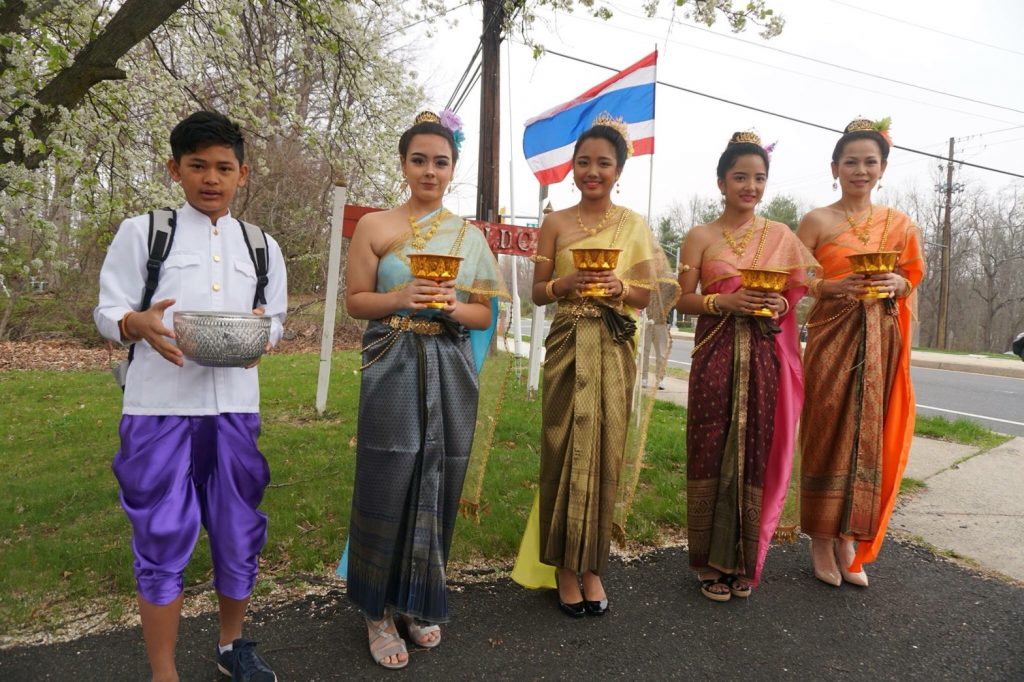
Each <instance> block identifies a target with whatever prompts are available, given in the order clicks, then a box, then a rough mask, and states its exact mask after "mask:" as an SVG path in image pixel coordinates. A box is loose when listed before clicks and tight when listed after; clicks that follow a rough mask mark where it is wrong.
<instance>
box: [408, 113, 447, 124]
mask: <svg viewBox="0 0 1024 682" xmlns="http://www.w3.org/2000/svg"><path fill="white" fill-rule="evenodd" d="M440 122H441V117H440V116H438V115H437V114H435V113H434V112H433V111H421V112H420V113H418V114H416V120H415V121H413V124H417V123H440Z"/></svg>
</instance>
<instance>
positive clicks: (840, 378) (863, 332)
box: [800, 206, 924, 571]
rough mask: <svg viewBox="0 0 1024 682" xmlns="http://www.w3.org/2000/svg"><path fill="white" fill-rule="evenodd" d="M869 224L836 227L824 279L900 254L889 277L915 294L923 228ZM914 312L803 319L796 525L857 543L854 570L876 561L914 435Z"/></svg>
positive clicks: (861, 304)
mask: <svg viewBox="0 0 1024 682" xmlns="http://www.w3.org/2000/svg"><path fill="white" fill-rule="evenodd" d="M871 218H872V219H871V221H870V225H863V224H856V223H855V224H856V229H854V227H853V226H847V225H845V223H844V225H843V226H837V227H836V230H835V232H834V236H832V237H831V238H829V239H828V241H827V242H825V243H824V244H821V245H819V246H818V248H817V249H816V251H815V253H814V256H815V258H816V259H817V260H818V262H819V263H820V264H821V268H822V273H821V277H822V278H824V279H830V280H841V279H843V278H844V277H846V276H848V275H849V274H851V272H852V270H851V264H850V261H849V260H848V259H847V256H850V255H852V254H857V253H866V252H871V251H898V252H899V257H898V261H897V265H896V272H897V274H900V275H902V276H903V277H906V278H907V280H909V282H910V284H911V285H912V287H913V289H915V290H916V288H917V285H918V284H919V283H920V282H921V280H922V279H923V277H924V260H923V258H922V253H921V232H920V228H918V227H917V225H915V224H914V223H913V222H911V220H910V218H909V217H907V216H906V215H904V214H903V213H900V212H899V211H896V210H893V209H885V208H880V207H877V206H876V207H875V209H874V212H873V214H872V216H871ZM844 227H845V229H844ZM912 291H913V290H912ZM913 307H914V294H913V293H911V295H910V296H909V297H906V298H898V299H872V300H865V301H860V300H855V299H850V298H846V297H841V298H838V297H837V298H822V299H819V300H818V301H817V302H816V303H815V305H814V308H813V309H812V310H811V313H810V314H809V316H808V321H807V328H808V339H807V347H806V349H805V351H804V379H805V396H806V397H805V401H804V408H803V414H802V417H801V427H800V452H801V467H800V468H801V486H800V502H801V504H800V523H801V527H802V530H803V531H804V532H805V533H807V534H808V535H811V536H812V537H823V538H836V537H845V538H849V539H853V540H857V541H858V548H857V554H856V557H855V559H854V561H853V564H852V565H851V566H850V567H849V570H852V571H858V570H860V569H861V566H862V565H863V564H864V563H868V562H871V561H874V559H875V558H876V557H877V556H878V551H879V549H880V548H881V546H882V541H883V540H884V538H885V530H886V527H887V526H888V524H889V517H890V515H891V514H892V509H893V505H894V503H895V501H896V495H897V493H898V492H899V487H900V481H901V479H902V476H903V471H904V469H905V468H906V465H907V456H908V454H909V452H910V443H911V439H912V438H913V435H914V419H915V410H914V389H913V386H912V385H911V382H910V345H911V328H910V325H911V321H912V317H913Z"/></svg>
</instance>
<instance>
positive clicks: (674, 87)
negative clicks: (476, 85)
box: [544, 49, 1024, 178]
mask: <svg viewBox="0 0 1024 682" xmlns="http://www.w3.org/2000/svg"><path fill="white" fill-rule="evenodd" d="M544 52H545V54H553V55H555V56H556V57H562V58H563V59H569V60H571V61H574V62H580V63H581V64H588V65H590V66H595V67H597V68H599V69H606V70H608V71H613V72H618V71H621V69H616V68H614V67H611V66H607V65H605V64H598V63H597V62H592V61H590V60H588V59H583V58H581V57H574V56H572V55H568V54H564V53H562V52H556V51H555V50H549V49H545V50H544ZM656 82H657V84H658V85H662V86H664V87H666V88H671V89H672V90H680V91H682V92H688V93H690V94H691V95H698V96H700V97H706V98H708V99H713V100H715V101H718V102H723V103H725V104H731V105H733V106H737V107H742V108H744V109H750V110H751V111H756V112H758V113H761V114H767V115H769V116H774V117H776V118H781V119H785V120H787V121H792V122H794V123H799V124H801V125H806V126H810V127H812V128H818V129H820V130H826V131H828V132H830V133H836V134H838V135H842V134H843V131H842V130H837V129H835V128H830V127H829V126H826V125H822V124H820V123H814V122H812V121H805V120H804V119H801V118H796V117H795V116H788V115H786V114H780V113H778V112H775V111H769V110H767V109H761V108H760V107H755V106H751V105H749V104H743V103H742V102H736V101H733V100H730V99H725V98H724V97H718V96H716V95H710V94H708V93H706V92H700V91H699V90H692V89H690V88H684V87H683V86H681V85H676V84H674V83H667V82H665V81H663V80H658V81H656ZM892 148H893V149H900V150H902V151H905V152H910V153H912V154H919V155H921V156H928V157H931V158H933V159H939V160H941V161H948V160H949V159H948V158H947V157H945V156H942V155H941V154H932V153H931V152H926V151H922V150H920V149H914V148H912V147H904V146H902V145H898V144H894V145H892ZM953 163H957V164H960V165H961V166H970V167H972V168H978V169H980V170H986V171H991V172H992V173H1000V174H1002V175H1009V176H1012V177H1015V178H1024V174H1021V173H1014V172H1012V171H1005V170H1000V169H998V168H992V167H990V166H982V165H980V164H977V163H970V162H968V161H957V160H956V159H954V160H953Z"/></svg>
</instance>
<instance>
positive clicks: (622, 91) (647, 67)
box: [523, 51, 658, 185]
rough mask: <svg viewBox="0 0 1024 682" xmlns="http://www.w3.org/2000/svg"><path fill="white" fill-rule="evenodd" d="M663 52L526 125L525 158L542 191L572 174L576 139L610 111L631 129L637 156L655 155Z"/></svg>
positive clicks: (655, 53)
mask: <svg viewBox="0 0 1024 682" xmlns="http://www.w3.org/2000/svg"><path fill="white" fill-rule="evenodd" d="M657 63H658V53H657V51H655V52H652V53H651V54H649V55H647V56H646V57H644V58H643V59H641V60H640V61H638V62H637V63H636V64H633V66H631V67H629V68H628V69H625V70H624V71H620V72H619V73H617V74H615V75H614V76H612V77H611V78H609V79H608V80H606V81H605V82H603V83H601V84H600V85H595V86H594V87H592V88H591V89H589V90H587V91H586V92H584V93H583V94H582V95H580V96H579V97H577V98H575V99H573V100H570V101H568V102H566V103H565V104H559V105H558V106H557V107H554V108H553V109H549V110H548V111H545V112H544V113H543V114H540V115H539V116H534V117H533V118H531V119H530V120H529V121H527V122H526V131H525V132H524V133H523V152H524V153H525V154H526V162H527V163H528V164H529V165H530V169H531V170H532V171H533V174H534V175H536V176H537V180H539V181H540V184H542V185H551V184H553V183H556V182H559V181H561V180H562V179H563V178H564V177H565V176H566V175H568V174H569V171H570V170H571V169H572V149H573V147H574V146H575V144H576V138H578V137H579V136H580V134H581V133H583V131H585V130H587V129H588V128H590V126H591V125H592V124H593V122H594V119H595V118H597V117H598V116H600V115H601V113H602V112H605V111H607V112H608V113H609V114H611V115H612V117H614V118H622V119H623V120H624V121H625V122H626V123H627V124H628V126H629V137H630V139H631V140H632V141H633V154H634V156H638V155H640V154H653V153H654V82H655V80H656V76H655V69H656V68H657Z"/></svg>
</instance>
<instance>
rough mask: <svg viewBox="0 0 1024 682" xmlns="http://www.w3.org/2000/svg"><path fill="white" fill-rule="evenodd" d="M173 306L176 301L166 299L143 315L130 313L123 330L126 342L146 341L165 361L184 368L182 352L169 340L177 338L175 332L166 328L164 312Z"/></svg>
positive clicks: (143, 312)
mask: <svg viewBox="0 0 1024 682" xmlns="http://www.w3.org/2000/svg"><path fill="white" fill-rule="evenodd" d="M172 305H174V299H173V298H165V299H164V300H162V301H157V302H156V303H154V304H153V305H151V306H150V307H149V308H148V309H146V310H143V311H142V312H141V313H137V312H131V313H128V315H127V316H126V317H125V318H124V320H123V322H122V324H121V328H122V329H123V331H124V335H125V339H124V340H125V341H142V340H145V341H146V342H148V343H149V345H150V346H151V347H152V348H153V350H155V351H156V352H157V353H159V354H160V355H162V356H163V358H164V359H165V360H167V361H168V362H172V363H174V364H175V365H177V366H178V367H182V366H184V364H185V361H184V360H183V359H182V355H181V351H180V350H179V349H178V347H177V346H176V345H174V344H173V343H171V342H169V341H168V340H167V339H173V338H175V336H174V330H173V329H168V328H167V327H165V326H164V311H165V310H167V308H169V307H170V306H172Z"/></svg>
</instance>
